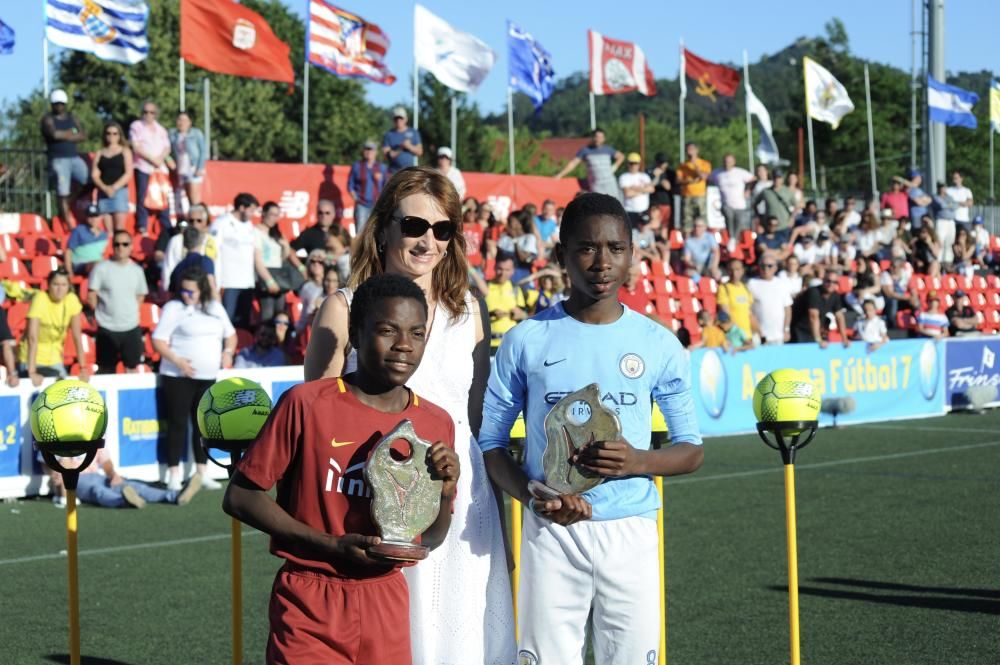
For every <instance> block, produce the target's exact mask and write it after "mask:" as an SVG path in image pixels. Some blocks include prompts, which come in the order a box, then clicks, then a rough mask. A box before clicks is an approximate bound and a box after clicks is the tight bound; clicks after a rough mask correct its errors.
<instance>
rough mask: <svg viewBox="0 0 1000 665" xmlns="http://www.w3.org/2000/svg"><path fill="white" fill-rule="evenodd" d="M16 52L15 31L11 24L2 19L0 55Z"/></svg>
mask: <svg viewBox="0 0 1000 665" xmlns="http://www.w3.org/2000/svg"><path fill="white" fill-rule="evenodd" d="M13 52H14V31H13V30H12V29H11V28H10V26H9V25H7V24H6V23H4V22H3V21H0V55H10V54H11V53H13Z"/></svg>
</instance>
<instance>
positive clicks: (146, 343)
mask: <svg viewBox="0 0 1000 665" xmlns="http://www.w3.org/2000/svg"><path fill="white" fill-rule="evenodd" d="M142 342H143V347H144V349H145V354H146V360H147V361H149V362H154V363H155V362H157V361H158V360H159V359H160V354H159V353H157V352H156V349H154V348H153V336H152V334H150V333H148V332H147V333H144V334H143V336H142Z"/></svg>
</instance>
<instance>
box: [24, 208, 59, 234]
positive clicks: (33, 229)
mask: <svg viewBox="0 0 1000 665" xmlns="http://www.w3.org/2000/svg"><path fill="white" fill-rule="evenodd" d="M54 221H55V220H53V222H54ZM17 234H18V235H39V236H46V237H48V238H51V237H53V236H54V235H55V234H54V233H53V232H52V229H51V228H50V227H49V225H48V224H47V223H46V222H45V219H43V218H42V216H41V215H34V214H31V213H21V226H20V229H19V230H18V231H17Z"/></svg>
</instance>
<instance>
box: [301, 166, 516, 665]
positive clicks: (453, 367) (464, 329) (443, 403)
mask: <svg viewBox="0 0 1000 665" xmlns="http://www.w3.org/2000/svg"><path fill="white" fill-rule="evenodd" d="M460 223H461V203H460V201H459V198H458V194H457V193H456V191H455V188H454V186H453V185H452V184H451V182H450V181H449V180H448V179H447V178H446V177H445V176H443V175H441V174H440V173H439V172H437V171H435V170H434V169H429V168H421V167H413V168H408V169H403V170H402V171H399V172H398V173H396V174H395V175H394V176H393V177H392V179H391V180H390V181H389V182H388V183H387V184H386V186H385V189H384V190H383V191H382V193H381V194H380V195H379V198H378V200H377V201H376V202H375V206H374V208H373V209H372V212H371V216H370V217H369V220H368V223H367V224H366V225H365V228H364V230H363V231H362V233H361V235H360V236H359V237H358V238H357V240H356V241H355V246H354V250H353V251H352V254H351V275H350V279H349V282H348V284H349V286H348V288H346V289H342V290H340V291H338V292H337V293H336V294H334V295H333V296H331V297H329V298H327V299H326V300H325V301H324V302H323V304H322V305H321V306H320V308H319V309H318V310H317V312H316V316H315V318H314V321H313V329H312V334H311V336H310V339H309V347H308V349H307V351H306V359H305V378H306V380H307V381H311V380H315V379H320V378H324V377H335V376H340V375H342V374H346V373H349V372H350V371H352V370H353V369H354V366H355V365H354V362H353V361H354V357H353V356H354V351H353V350H352V349H351V348H350V345H349V343H348V339H347V324H348V317H349V312H350V303H351V299H352V296H353V293H354V289H356V288H357V287H358V286H359V285H360V284H362V283H363V282H364V281H365V280H366V279H368V278H369V277H371V276H373V275H377V274H381V273H395V274H399V275H403V276H406V277H409V278H410V279H412V280H413V281H415V282H416V283H417V284H418V285H419V286H420V287H421V288H423V290H424V292H425V294H426V295H427V301H428V306H429V310H430V316H429V317H428V322H427V326H428V330H429V336H428V339H427V346H426V348H425V350H424V357H423V361H422V362H421V363H420V367H419V368H418V369H417V372H416V373H415V374H414V375H413V377H412V378H411V380H410V381H409V383H408V385H409V386H410V388H412V389H413V390H414V391H415V392H416V393H418V394H419V395H421V396H423V397H426V398H427V399H429V400H430V401H432V402H434V403H435V404H437V405H438V406H440V407H442V408H443V409H445V410H446V411H447V412H448V413H449V415H451V417H452V420H454V422H455V450H456V452H457V453H458V456H459V459H460V461H461V464H462V472H461V476H460V478H459V486H458V498H457V499H456V501H455V507H454V511H455V512H454V514H453V515H452V525H451V529H450V530H449V532H448V537H447V539H446V540H445V542H444V543H443V544H442V545H441V546H440V547H438V548H437V549H436V550H434V551H433V552H432V553H431V555H430V557H429V558H428V559H427V560H425V561H422V562H420V563H419V564H418V565H416V566H413V567H410V568H406V569H404V573H405V574H406V579H407V583H408V584H409V587H410V628H411V633H412V643H413V664H414V665H459V664H461V665H470V664H478V663H483V664H484V665H511V664H512V663H514V660H515V650H516V648H515V642H514V616H513V609H512V605H511V594H510V578H509V577H508V569H507V557H506V555H505V547H504V537H503V522H502V515H501V513H500V511H499V510H498V508H497V506H498V502H497V498H496V495H495V493H494V489H493V487H492V485H491V484H490V481H489V478H488V477H487V475H486V469H485V467H484V465H483V458H482V454H481V453H480V451H479V446H478V445H477V444H476V441H475V439H474V434H475V433H478V431H479V424H480V422H481V419H482V404H483V395H484V393H485V390H486V380H487V378H488V376H489V340H490V335H489V322H488V320H487V319H486V316H485V311H484V310H485V308H484V307H483V308H481V307H480V304H479V303H478V302H477V301H476V299H475V298H473V297H472V295H471V294H470V293H469V288H468V272H467V271H468V268H467V265H466V258H465V239H464V236H463V235H462V234H461V233H459V232H458V229H459V228H460V226H459V225H460Z"/></svg>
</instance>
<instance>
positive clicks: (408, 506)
mask: <svg viewBox="0 0 1000 665" xmlns="http://www.w3.org/2000/svg"><path fill="white" fill-rule="evenodd" d="M397 440H403V441H406V442H407V443H408V444H409V446H410V454H409V456H408V457H407V458H406V459H404V460H401V461H397V460H396V459H394V458H393V455H392V444H393V442H394V441H397ZM430 448H431V442H429V441H425V440H423V439H421V438H420V437H418V436H417V433H416V432H415V431H414V430H413V423H412V422H410V421H409V420H403V421H401V422H400V423H399V424H398V425H396V428H395V429H394V430H392V431H391V432H389V433H388V434H386V435H385V436H384V437H383V438H382V440H381V441H379V442H378V443H377V444H376V445H375V449H374V450H373V451H372V454H371V457H370V458H369V459H368V463H367V464H366V465H365V480H366V481H368V487H369V488H371V492H372V521H374V522H375V526H376V527H377V528H378V531H379V535H380V536H381V537H382V542H381V543H379V544H378V545H374V546H372V547H369V548H368V552H369V553H370V554H372V555H373V556H377V557H379V558H381V559H388V560H390V561H419V560H421V559H425V558H427V555H428V554H429V553H430V550H429V549H428V548H427V547H424V546H423V545H418V544H416V543H414V542H413V540H414V539H415V538H416V537H417V536H419V535H420V534H422V533H423V532H424V531H426V530H427V528H428V527H429V526H430V525H431V524H433V523H434V520H436V519H437V516H438V512H439V511H440V509H441V486H442V481H440V480H434V479H433V478H432V477H431V474H430V471H429V470H428V468H427V451H428V450H430Z"/></svg>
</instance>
